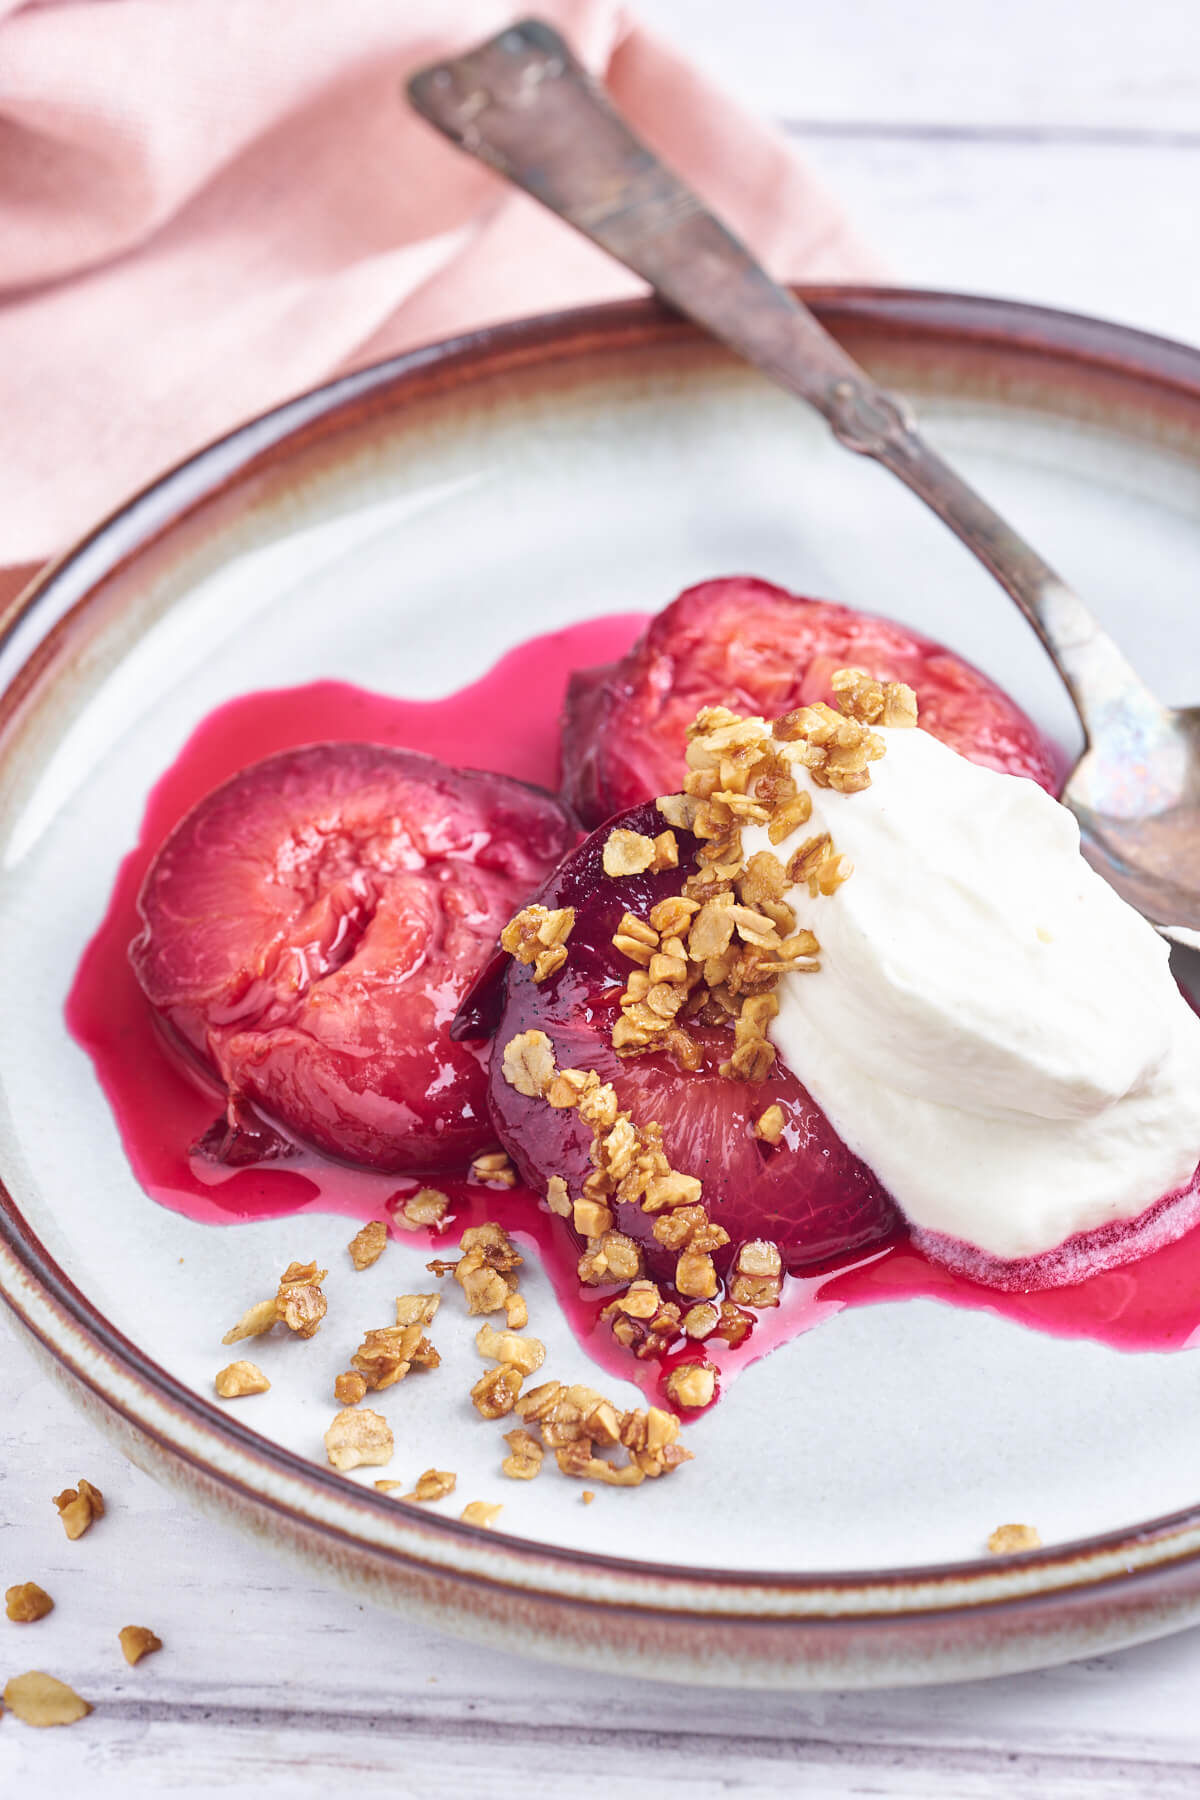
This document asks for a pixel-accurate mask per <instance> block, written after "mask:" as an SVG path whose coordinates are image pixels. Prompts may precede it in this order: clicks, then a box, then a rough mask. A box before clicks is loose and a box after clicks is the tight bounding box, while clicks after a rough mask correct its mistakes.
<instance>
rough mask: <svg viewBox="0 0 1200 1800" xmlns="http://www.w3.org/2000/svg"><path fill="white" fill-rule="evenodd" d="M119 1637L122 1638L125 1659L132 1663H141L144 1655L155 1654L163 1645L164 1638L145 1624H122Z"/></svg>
mask: <svg viewBox="0 0 1200 1800" xmlns="http://www.w3.org/2000/svg"><path fill="white" fill-rule="evenodd" d="M117 1637H118V1638H119V1639H120V1643H121V1649H122V1651H123V1653H124V1656H125V1661H126V1662H127V1663H129V1664H131V1665H133V1664H136V1663H140V1662H141V1660H142V1658H143V1656H153V1655H154V1652H155V1651H156V1650H161V1649H162V1647H163V1643H162V1639H161V1638H160V1637H158V1636H156V1635H155V1633H154V1632H153V1631H150V1630H149V1629H148V1628H147V1627H146V1626H145V1625H122V1627H121V1629H120V1631H118V1633H117Z"/></svg>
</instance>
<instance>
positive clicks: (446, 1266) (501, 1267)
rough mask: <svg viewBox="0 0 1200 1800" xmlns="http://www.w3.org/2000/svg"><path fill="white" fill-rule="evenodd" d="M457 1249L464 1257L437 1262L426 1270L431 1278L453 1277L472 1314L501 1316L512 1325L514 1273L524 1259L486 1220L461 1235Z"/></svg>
mask: <svg viewBox="0 0 1200 1800" xmlns="http://www.w3.org/2000/svg"><path fill="white" fill-rule="evenodd" d="M459 1248H460V1249H461V1250H462V1253H463V1254H462V1256H461V1257H460V1258H459V1260H458V1261H457V1262H451V1261H449V1260H447V1259H440V1258H439V1260H437V1261H436V1262H431V1263H427V1264H426V1267H427V1268H428V1269H429V1271H430V1273H431V1274H433V1275H453V1276H454V1279H455V1281H456V1282H457V1283H458V1285H459V1287H460V1288H461V1289H462V1291H463V1293H464V1294H465V1295H466V1297H467V1308H468V1311H470V1312H471V1313H475V1314H479V1313H494V1312H503V1313H504V1314H505V1316H506V1318H509V1320H510V1323H511V1322H512V1320H511V1314H512V1311H513V1309H512V1305H511V1302H512V1297H513V1295H514V1294H515V1293H516V1289H517V1276H516V1271H517V1269H519V1268H520V1267H521V1264H522V1261H523V1260H524V1259H523V1258H522V1256H521V1255H520V1252H519V1251H518V1250H517V1248H516V1246H515V1245H514V1243H513V1241H512V1239H511V1238H510V1237H509V1235H508V1233H507V1232H506V1231H505V1230H504V1228H503V1226H500V1225H497V1224H495V1223H494V1222H492V1221H491V1220H489V1221H487V1223H485V1224H483V1225H473V1226H471V1227H470V1228H469V1229H468V1230H467V1231H464V1232H463V1234H462V1240H461V1243H460V1245H459ZM519 1310H520V1309H518V1316H519Z"/></svg>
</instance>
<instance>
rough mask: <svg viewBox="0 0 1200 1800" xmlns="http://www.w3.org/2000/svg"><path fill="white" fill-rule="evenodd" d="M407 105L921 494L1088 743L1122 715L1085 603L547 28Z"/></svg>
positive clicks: (474, 56)
mask: <svg viewBox="0 0 1200 1800" xmlns="http://www.w3.org/2000/svg"><path fill="white" fill-rule="evenodd" d="M409 96H410V99H411V101H412V104H413V106H414V107H415V108H416V110H417V111H418V112H419V113H421V114H422V115H423V116H424V117H425V118H426V119H428V120H429V121H430V122H431V123H432V124H434V125H436V126H437V127H438V128H439V130H441V131H443V132H444V133H445V134H446V136H447V137H449V138H451V139H453V141H454V142H455V143H457V144H459V145H461V147H462V148H463V149H464V150H467V151H469V152H470V153H471V154H472V155H473V156H476V157H479V158H480V159H481V160H482V161H483V162H486V163H489V164H490V165H491V166H492V167H493V168H494V169H496V170H498V171H499V173H500V174H502V175H504V176H506V177H507V178H508V180H509V181H511V182H514V183H515V184H516V185H517V186H519V187H522V188H524V189H525V190H526V191H527V192H528V193H530V194H532V195H533V196H534V198H535V199H537V200H540V201H541V202H542V204H543V205H544V206H547V207H549V208H550V210H551V211H552V212H555V213H557V214H558V215H559V217H560V218H563V219H565V220H566V221H567V222H568V223H569V224H571V225H574V226H575V227H576V229H577V230H579V231H581V232H582V233H583V234H584V235H585V236H586V237H589V238H591V239H592V241H593V242H594V243H596V244H598V245H600V247H601V248H602V249H604V250H607V251H608V252H609V253H610V254H611V255H612V256H614V257H616V258H617V260H618V261H619V262H622V263H624V264H625V265H626V267H627V268H630V269H632V270H634V271H635V272H636V273H637V274H639V275H641V276H643V277H644V279H645V280H646V281H648V282H649V283H650V284H651V286H652V287H654V288H655V289H656V290H657V291H658V293H659V294H661V295H662V296H663V298H664V299H666V300H669V301H670V302H671V303H672V305H674V306H675V307H677V308H678V310H679V311H680V312H682V313H685V314H687V315H688V316H689V317H690V318H692V319H695V320H696V322H697V323H698V324H700V325H703V326H704V327H705V328H706V329H707V330H708V331H709V332H711V333H712V335H713V336H714V337H716V338H719V339H720V340H721V341H722V342H723V343H725V344H727V345H728V346H729V348H730V349H732V350H735V351H737V353H738V354H739V355H740V356H742V357H744V358H745V359H746V361H747V362H750V363H753V364H754V365H755V366H756V367H757V368H759V369H761V370H762V371H763V372H764V374H767V375H769V376H770V377H771V378H772V379H773V380H775V381H776V382H778V383H779V384H780V386H782V387H784V388H787V389H789V390H790V391H791V392H792V393H794V394H796V395H798V396H799V397H800V398H801V399H802V400H807V401H808V402H809V403H810V405H812V406H815V407H816V408H817V410H818V411H819V412H821V413H823V414H824V416H825V418H826V419H827V420H828V421H829V425H830V428H831V430H832V431H833V434H834V436H835V437H836V438H837V439H838V440H839V441H840V442H841V443H842V444H844V445H845V446H846V448H847V449H848V450H853V451H855V452H857V453H858V454H859V455H862V456H870V457H873V458H874V459H875V460H876V461H877V462H879V463H882V464H883V465H884V467H885V468H888V469H890V470H891V471H892V473H893V474H894V475H897V476H898V477H899V478H900V480H901V481H903V482H904V483H905V484H906V486H908V487H910V488H911V489H912V490H913V492H914V493H916V494H918V495H920V497H921V499H922V500H924V501H925V503H926V504H927V505H928V506H930V507H931V508H932V509H933V511H934V512H935V513H936V514H937V515H938V517H939V518H941V519H942V520H943V521H944V522H945V523H946V524H947V525H948V526H949V527H950V529H951V531H953V532H954V533H955V534H956V535H957V536H958V537H959V538H960V539H961V540H962V542H963V543H964V544H965V545H966V546H967V548H968V549H969V550H970V551H972V553H973V554H974V555H975V556H976V557H978V558H979V560H980V561H981V562H982V563H984V564H985V566H986V567H987V568H988V569H989V570H990V571H991V573H992V574H993V575H994V576H995V578H996V580H997V581H998V582H999V583H1000V585H1001V586H1002V587H1003V588H1005V589H1006V591H1007V592H1008V593H1009V594H1010V595H1011V596H1012V598H1013V599H1014V600H1015V601H1016V602H1017V604H1018V605H1019V606H1020V607H1021V609H1022V611H1023V612H1024V613H1025V616H1026V617H1027V618H1028V620H1029V622H1030V624H1031V625H1032V626H1033V627H1034V630H1035V631H1036V632H1037V633H1038V635H1039V637H1040V638H1041V639H1042V642H1043V643H1044V644H1045V646H1046V648H1047V649H1048V650H1049V652H1050V654H1051V656H1052V657H1053V659H1054V661H1055V663H1056V665H1057V667H1058V669H1059V671H1060V673H1061V675H1062V677H1063V679H1064V681H1065V682H1066V684H1067V687H1068V689H1069V691H1070V693H1071V697H1072V699H1073V700H1074V702H1075V705H1076V707H1077V708H1078V710H1079V713H1080V717H1081V718H1082V720H1083V723H1084V727H1085V730H1087V731H1088V732H1089V735H1090V734H1091V733H1092V732H1093V731H1094V730H1096V729H1097V728H1098V727H1099V726H1100V724H1101V722H1102V718H1103V716H1104V715H1105V714H1107V713H1108V711H1109V709H1110V708H1111V706H1112V705H1113V704H1114V702H1115V700H1116V697H1117V695H1120V698H1121V704H1122V705H1123V706H1125V707H1128V704H1129V699H1130V693H1131V688H1132V689H1136V688H1139V687H1140V685H1141V684H1140V681H1139V679H1138V677H1137V676H1136V675H1135V674H1134V672H1133V671H1132V669H1130V667H1129V665H1128V663H1127V662H1126V661H1125V658H1124V657H1123V655H1122V654H1121V652H1120V650H1119V649H1118V648H1117V646H1116V645H1115V644H1114V643H1113V642H1112V640H1111V639H1110V638H1108V637H1107V636H1106V635H1105V634H1104V633H1103V632H1102V631H1100V629H1099V627H1098V626H1097V625H1096V624H1095V622H1094V620H1093V619H1092V618H1091V615H1090V614H1089V613H1088V611H1087V609H1086V608H1085V607H1084V605H1083V603H1082V601H1081V600H1079V598H1078V597H1077V596H1076V595H1075V594H1074V593H1073V592H1072V591H1071V589H1069V588H1068V587H1067V586H1066V584H1065V583H1064V582H1063V581H1062V580H1061V579H1060V578H1059V576H1058V575H1056V573H1055V572H1054V570H1053V569H1052V568H1051V567H1050V565H1049V563H1047V562H1046V561H1045V560H1044V559H1043V558H1042V557H1041V556H1040V555H1039V554H1038V552H1037V551H1036V550H1034V549H1033V548H1032V546H1031V545H1029V544H1027V543H1026V542H1025V541H1024V539H1023V538H1021V537H1020V536H1019V535H1018V534H1017V532H1015V531H1014V530H1013V529H1012V527H1011V526H1010V525H1008V524H1007V523H1006V522H1005V520H1004V519H1002V518H1001V517H1000V515H999V514H998V513H997V512H995V511H994V510H993V508H992V507H991V506H989V505H988V503H987V501H986V500H984V499H983V498H982V497H981V496H980V495H979V494H977V493H976V492H975V490H974V489H973V488H972V487H970V486H969V485H968V484H967V483H966V482H965V481H963V480H962V478H961V477H960V476H959V475H957V474H956V473H955V471H954V470H953V469H952V468H951V467H950V466H949V464H947V463H946V462H944V461H943V460H942V458H941V457H940V456H939V455H938V454H937V452H936V451H935V450H933V449H932V448H931V447H930V446H929V444H927V443H926V441H925V440H924V438H923V437H922V436H921V434H920V433H919V431H918V430H917V427H916V424H915V422H914V420H913V418H912V415H911V413H910V412H909V410H908V408H907V407H906V406H905V404H904V403H903V401H901V400H899V399H897V398H896V397H895V396H893V395H891V394H888V393H886V392H885V391H884V390H883V389H882V388H879V387H877V386H876V385H875V383H874V382H873V381H871V379H870V378H869V376H867V375H866V374H865V373H864V371H863V370H862V369H860V368H859V366H858V364H857V363H855V362H854V360H853V359H852V358H851V357H849V356H848V355H847V354H846V352H845V351H844V350H843V349H842V348H841V346H840V345H839V344H838V343H837V342H836V341H835V339H834V338H832V337H831V336H830V335H829V333H828V332H827V331H826V330H825V329H824V327H823V326H822V325H820V324H819V323H818V322H817V320H816V318H815V317H814V316H813V314H812V313H810V312H809V311H808V309H807V308H806V307H805V306H803V305H801V303H800V302H799V301H797V300H796V299H795V298H794V297H793V296H792V295H791V294H790V293H789V292H788V291H787V290H786V289H785V288H783V287H780V286H779V284H778V283H777V282H774V281H772V280H771V278H770V277H769V276H768V275H767V274H766V273H765V271H764V270H763V269H762V268H760V267H759V265H758V264H757V263H756V262H755V261H754V259H753V257H752V256H751V255H750V254H749V252H748V251H747V250H746V249H745V247H744V246H743V245H742V244H740V243H739V242H738V240H737V239H736V238H735V237H733V236H732V235H731V233H730V232H728V231H727V230H726V229H725V227H724V226H723V225H722V224H721V223H720V221H719V220H718V219H716V218H715V217H714V216H713V215H712V214H711V213H710V212H708V211H707V209H706V208H705V207H704V206H703V205H702V203H701V202H700V200H699V199H698V198H697V197H696V195H695V194H693V193H692V192H691V190H690V189H689V188H687V187H686V186H685V185H684V183H683V182H682V181H680V180H679V178H678V177H677V176H676V175H674V174H673V173H672V172H671V170H670V169H668V168H666V167H665V165H664V164H662V163H661V162H659V160H658V159H657V157H656V156H655V155H654V154H653V152H652V151H650V150H649V149H647V147H646V146H645V145H644V144H642V143H641V142H640V141H639V140H638V139H637V138H636V137H635V136H634V135H633V133H632V132H631V131H630V130H629V128H628V126H627V125H626V124H625V122H624V120H623V119H622V118H621V116H620V114H619V113H617V112H616V111H615V109H614V108H613V107H612V105H611V104H610V103H609V101H608V99H607V97H606V96H605V94H604V92H603V90H602V89H601V88H600V87H599V86H598V85H597V83H595V82H594V81H593V80H592V78H591V77H590V76H589V75H588V73H587V71H586V70H585V69H584V68H583V67H582V65H581V64H580V63H579V62H578V61H577V60H576V58H575V57H574V56H573V55H572V53H571V51H570V50H569V49H568V47H567V45H566V44H565V42H564V41H563V39H562V38H561V37H560V36H559V35H558V33H557V32H555V31H553V30H552V29H551V28H550V26H548V25H545V24H543V23H541V22H540V21H538V20H536V19H533V20H526V21H525V22H524V23H522V24H519V25H514V26H512V27H510V28H509V29H508V30H507V31H504V32H502V33H501V34H500V36H499V37H496V38H493V39H492V40H491V41H490V42H489V43H486V44H483V45H481V46H480V48H479V49H477V50H474V51H472V52H471V53H470V54H469V55H466V56H462V57H459V58H458V59H457V60H456V61H454V62H449V63H445V64H441V65H439V66H435V67H433V68H429V69H424V70H422V71H421V72H420V73H419V74H418V75H416V76H414V78H413V80H412V81H411V83H410V84H409ZM1146 699H1147V701H1148V702H1149V703H1150V704H1151V705H1153V704H1154V703H1153V702H1151V701H1149V696H1148V695H1147V696H1146ZM1157 710H1158V709H1157V707H1155V711H1157Z"/></svg>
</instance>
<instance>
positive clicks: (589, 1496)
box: [579, 1488, 596, 1506]
mask: <svg viewBox="0 0 1200 1800" xmlns="http://www.w3.org/2000/svg"><path fill="white" fill-rule="evenodd" d="M579 1498H580V1499H581V1500H582V1501H583V1504H584V1505H585V1506H590V1505H591V1504H592V1501H593V1500H594V1499H595V1498H596V1496H595V1494H593V1492H592V1490H591V1488H584V1490H583V1492H582V1494H580V1496H579Z"/></svg>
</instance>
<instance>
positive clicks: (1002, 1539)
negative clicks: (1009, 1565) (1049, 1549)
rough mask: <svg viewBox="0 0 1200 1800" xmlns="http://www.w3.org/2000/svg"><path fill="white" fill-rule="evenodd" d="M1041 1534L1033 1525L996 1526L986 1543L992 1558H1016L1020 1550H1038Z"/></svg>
mask: <svg viewBox="0 0 1200 1800" xmlns="http://www.w3.org/2000/svg"><path fill="white" fill-rule="evenodd" d="M1041 1544H1042V1537H1041V1533H1040V1532H1039V1531H1038V1529H1037V1527H1036V1526H1034V1525H997V1527H996V1529H995V1531H993V1533H992V1535H991V1537H990V1538H989V1539H988V1541H987V1547H988V1549H989V1550H990V1551H991V1553H992V1555H993V1556H1016V1555H1017V1554H1018V1553H1019V1552H1020V1551H1022V1550H1039V1549H1040V1548H1041Z"/></svg>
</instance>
